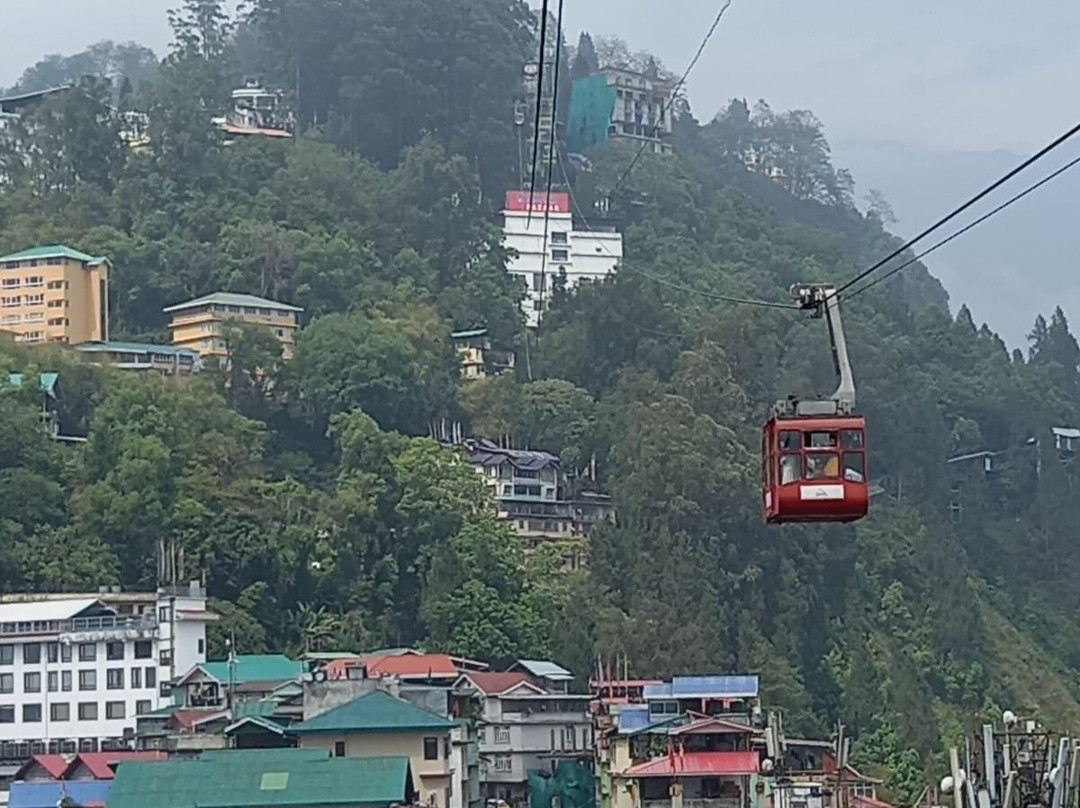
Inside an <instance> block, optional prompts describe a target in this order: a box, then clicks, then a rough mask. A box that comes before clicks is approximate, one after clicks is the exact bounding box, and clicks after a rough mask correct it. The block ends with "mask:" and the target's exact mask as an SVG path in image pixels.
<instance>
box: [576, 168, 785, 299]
mask: <svg viewBox="0 0 1080 808" xmlns="http://www.w3.org/2000/svg"><path fill="white" fill-rule="evenodd" d="M559 167H560V168H561V169H562V172H563V177H564V178H565V180H566V190H567V194H568V195H569V197H570V204H571V205H572V206H573V208H574V211H575V212H576V213H577V216H578V218H579V219H580V220H581V223H582V224H584V225H585V229H586V230H588V231H589V232H590V233H596V232H598V231H597V230H596V229H595V228H594V227H593V226H592V224H590V222H589V220H588V219H587V218H586V217H585V214H584V212H583V211H582V210H581V205H579V204H578V200H577V197H576V196H575V195H574V189H573V186H571V184H570V176H569V174H567V171H566V166H565V165H564V164H563V162H562V158H561V157H560V159H559ZM599 244H600V247H601V248H602V249H603V250H604V252H606V253H607V254H608V255H609V256H610V257H612V258H614V259H615V260H616V261H618V262H619V269H620V270H628V271H629V272H631V273H632V274H637V275H641V276H642V277H644V278H647V279H649V280H650V281H652V282H653V283H658V284H660V285H661V286H667V287H670V288H672V289H677V290H678V291H680V292H686V293H688V294H691V295H698V296H699V297H704V298H707V299H709V300H718V301H721V302H724V303H738V304H741V305H745V306H759V307H762V308H770V309H797V308H799V307H798V306H796V305H795V304H794V303H776V302H773V301H771V300H755V299H753V298H746V297H735V296H733V295H723V294H718V293H716V292H705V291H702V290H701V289H693V288H691V287H689V286H683V285H682V284H679V283H675V282H674V281H669V280H667V279H666V278H661V277H658V276H656V275H653V274H651V273H648V272H646V271H644V270H642V269H638V268H637V267H629V266H627V265H626V264H624V263H622V261H623V259H622V257H621V256H618V255H615V253H613V252H612V251H611V248H610V247H608V246H607V244H605V243H604V242H603V241H600V242H599Z"/></svg>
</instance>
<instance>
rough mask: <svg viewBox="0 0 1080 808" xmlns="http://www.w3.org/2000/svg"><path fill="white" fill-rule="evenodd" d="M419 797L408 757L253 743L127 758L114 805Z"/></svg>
mask: <svg viewBox="0 0 1080 808" xmlns="http://www.w3.org/2000/svg"><path fill="white" fill-rule="evenodd" d="M411 798H412V785H411V773H410V771H409V759H408V758H407V757H376V758H348V757H341V758H332V757H329V756H328V755H327V753H326V751H324V750H309V749H253V750H236V749H230V750H224V751H219V752H215V753H203V755H202V756H201V757H200V758H199V759H197V760H182V759H173V760H167V761H163V762H161V763H125V764H124V765H123V766H121V767H120V769H119V770H118V771H117V773H116V779H115V780H114V781H113V787H112V791H111V793H110V794H109V808H147V806H153V807H154V808H191V806H194V805H198V806H199V808H237V807H238V806H245V807H246V808H262V807H263V806H290V807H291V808H304V807H305V806H329V805H338V806H371V807H372V808H376V807H378V806H389V805H392V804H395V803H408V802H411Z"/></svg>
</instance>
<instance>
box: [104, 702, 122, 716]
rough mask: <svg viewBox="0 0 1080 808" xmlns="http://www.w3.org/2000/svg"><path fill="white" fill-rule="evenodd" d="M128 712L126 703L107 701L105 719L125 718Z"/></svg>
mask: <svg viewBox="0 0 1080 808" xmlns="http://www.w3.org/2000/svg"><path fill="white" fill-rule="evenodd" d="M126 714H127V713H126V710H125V709H124V702H122V701H107V702H105V717H106V718H111V719H114V720H115V719H118V718H125V717H126Z"/></svg>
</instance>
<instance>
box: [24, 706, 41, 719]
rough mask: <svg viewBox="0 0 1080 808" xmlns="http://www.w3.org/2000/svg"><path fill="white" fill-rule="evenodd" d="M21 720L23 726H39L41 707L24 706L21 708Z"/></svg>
mask: <svg viewBox="0 0 1080 808" xmlns="http://www.w3.org/2000/svg"><path fill="white" fill-rule="evenodd" d="M22 720H23V723H24V724H40V723H41V705H40V704H24V705H23V706H22Z"/></svg>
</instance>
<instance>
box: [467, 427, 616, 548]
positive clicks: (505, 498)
mask: <svg viewBox="0 0 1080 808" xmlns="http://www.w3.org/2000/svg"><path fill="white" fill-rule="evenodd" d="M462 445H463V448H464V450H465V451H466V452H467V453H468V456H469V462H470V463H472V464H473V466H475V467H476V468H477V470H478V471H479V472H480V473H481V474H482V475H483V477H484V482H485V483H486V484H487V486H488V489H489V490H490V491H491V494H492V498H493V500H494V503H495V508H496V511H497V515H498V518H499V519H501V520H504V521H506V522H509V523H510V525H511V527H513V529H514V532H515V533H517V534H518V535H519V536H521V537H522V538H524V539H525V541H526V544H527V547H528V548H529V549H535V548H536V547H539V546H540V545H541V544H543V543H545V542H550V541H563V542H565V541H570V540H575V541H579V542H580V541H583V540H585V539H587V538H588V535H589V533H590V531H591V530H592V528H593V527H594V526H595V525H596V524H597V523H598V522H600V521H604V520H607V519H610V518H611V517H612V515H613V513H614V511H613V509H612V507H611V498H610V496H608V495H607V494H604V493H601V492H597V491H589V490H586V488H585V486H586V484H587V483H589V481H588V480H586V479H583V478H582V477H579V476H575V477H574V478H573V479H571V478H570V477H569V476H568V475H567V474H566V473H564V472H563V471H562V469H561V468H560V465H559V458H557V457H555V455H553V454H550V453H548V452H538V451H526V450H521V449H504V448H502V447H501V446H498V445H496V444H494V443H492V442H491V441H487V440H472V439H468V440H466V441H464V442H463V444H462ZM583 559H584V547H582V556H581V559H579V560H582V561H583Z"/></svg>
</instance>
